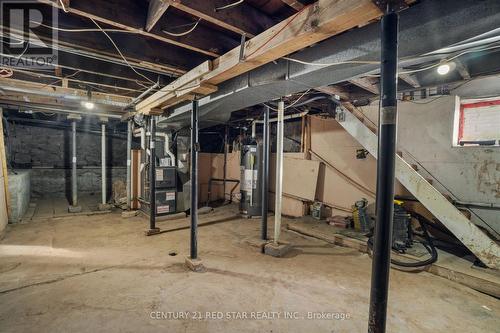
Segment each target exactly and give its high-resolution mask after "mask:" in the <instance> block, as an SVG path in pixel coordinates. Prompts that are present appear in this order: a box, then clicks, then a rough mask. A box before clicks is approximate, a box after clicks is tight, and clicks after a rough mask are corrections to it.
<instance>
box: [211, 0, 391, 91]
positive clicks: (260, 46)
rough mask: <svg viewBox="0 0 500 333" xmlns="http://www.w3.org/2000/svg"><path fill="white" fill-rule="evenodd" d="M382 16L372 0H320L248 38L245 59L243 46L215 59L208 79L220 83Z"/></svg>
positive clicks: (213, 82)
mask: <svg viewBox="0 0 500 333" xmlns="http://www.w3.org/2000/svg"><path fill="white" fill-rule="evenodd" d="M381 15H382V12H381V11H380V10H379V8H378V7H377V6H375V5H374V3H373V2H372V1H371V0H351V1H346V0H343V1H336V0H319V1H318V2H316V3H315V4H313V5H310V6H308V7H306V8H304V9H303V10H302V11H300V12H298V13H296V14H295V15H292V16H291V17H289V18H288V19H286V20H284V21H282V22H280V23H278V24H276V25H275V26H273V27H272V28H269V29H268V30H266V31H264V32H263V33H261V34H260V35H258V36H257V37H255V38H252V39H251V40H249V41H247V42H246V43H245V52H244V56H245V58H244V61H243V62H242V61H240V48H239V47H236V48H234V49H233V50H231V51H229V52H227V53H226V54H224V55H222V56H220V57H219V58H217V59H215V60H214V70H213V71H212V72H211V73H209V74H208V75H207V76H206V79H207V80H208V82H209V83H212V84H219V83H221V82H224V81H226V80H228V79H231V78H233V77H235V76H238V75H240V74H243V73H245V72H248V71H250V70H252V69H254V68H257V67H260V66H262V65H264V64H266V63H268V62H271V61H273V60H276V59H279V58H281V57H283V56H286V55H288V54H291V53H293V52H295V51H298V50H301V49H303V48H305V47H307V46H310V45H312V44H315V43H317V42H320V41H322V40H324V39H327V38H329V37H331V36H334V35H336V34H339V33H341V32H344V31H346V30H349V29H351V28H354V27H357V26H359V25H363V24H366V23H367V22H369V21H371V20H374V19H377V18H380V17H381Z"/></svg>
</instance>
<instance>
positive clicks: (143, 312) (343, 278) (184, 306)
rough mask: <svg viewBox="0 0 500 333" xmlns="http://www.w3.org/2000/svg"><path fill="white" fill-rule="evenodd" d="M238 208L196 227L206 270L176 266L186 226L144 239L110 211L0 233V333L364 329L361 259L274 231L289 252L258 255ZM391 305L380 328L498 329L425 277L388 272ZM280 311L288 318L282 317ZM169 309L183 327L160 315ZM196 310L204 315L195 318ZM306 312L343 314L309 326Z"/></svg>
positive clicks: (493, 306) (471, 299) (472, 298)
mask: <svg viewBox="0 0 500 333" xmlns="http://www.w3.org/2000/svg"><path fill="white" fill-rule="evenodd" d="M236 212H237V207H236V206H226V207H223V208H219V209H217V210H216V211H215V212H214V213H211V214H208V215H204V216H200V222H203V221H204V220H207V219H210V221H212V222H214V223H212V224H210V225H206V226H202V227H200V228H199V239H198V246H199V256H200V257H201V258H202V259H203V261H204V264H205V266H206V267H207V271H206V272H205V273H194V272H191V271H188V270H187V269H186V268H185V267H184V258H185V256H186V255H188V253H189V231H188V230H187V229H182V228H179V230H176V231H172V232H166V233H162V234H159V235H156V236H152V237H145V236H144V235H143V231H144V230H145V229H146V227H147V225H148V222H147V221H146V220H144V219H142V218H140V217H134V218H130V219H122V218H121V216H120V214H119V213H113V214H107V215H95V216H74V217H61V218H52V219H48V220H43V221H42V220H40V221H38V222H37V221H36V220H33V221H31V222H30V223H27V224H19V225H11V226H9V228H8V230H7V232H6V234H5V237H4V239H3V240H2V241H1V242H0V273H1V274H0V304H1V305H0V327H1V331H2V332H21V331H36V332H99V331H101V332H102V331H105V332H157V331H160V330H163V331H166V332H179V331H182V332H236V331H237V332H257V331H258V332H329V333H331V332H335V333H337V332H366V325H367V315H368V300H369V290H370V270H371V260H370V258H369V257H368V256H367V255H364V254H361V253H359V252H358V251H356V250H353V249H349V248H343V247H338V246H332V245H330V244H327V243H325V242H323V241H320V240H315V239H310V238H304V237H302V236H300V235H298V234H295V233H291V232H285V231H283V239H284V240H286V241H289V242H292V243H293V244H294V245H295V250H294V251H293V253H291V254H290V256H289V257H287V258H279V259H278V258H273V257H269V256H265V255H263V254H260V253H259V252H258V251H257V249H256V248H254V247H251V246H249V245H247V243H246V242H245V241H244V239H245V238H246V237H249V236H254V235H255V236H257V235H258V234H259V223H260V221H259V220H246V219H235V218H230V217H231V216H234V214H235V213H236ZM269 220H270V222H271V221H272V217H271V218H270V219H269ZM187 221H188V219H185V220H180V221H165V222H161V223H159V226H160V227H161V228H163V229H165V228H169V227H173V228H175V227H176V226H182V225H187ZM172 251H174V252H176V253H177V255H176V256H170V255H169V252H172ZM389 301H390V302H389V316H388V331H389V332H500V302H499V301H498V300H497V299H495V298H492V297H490V296H487V295H484V294H481V293H479V292H476V291H474V290H472V289H469V288H467V287H465V286H462V285H459V284H457V283H454V282H451V281H449V280H446V279H443V278H440V277H437V276H434V275H431V274H429V273H425V272H422V273H405V272H400V271H396V270H392V271H391V289H390V295H389ZM213 311H220V312H223V313H224V315H225V314H226V312H239V314H240V315H243V313H245V314H247V315H248V316H251V315H252V313H251V312H270V311H275V312H278V313H279V314H280V315H281V318H280V319H260V320H255V319H246V320H242V319H233V320H219V319H207V318H206V312H213ZM285 311H288V312H297V313H296V314H295V315H296V316H297V317H298V319H283V316H284V312H285ZM179 312H188V313H189V316H190V317H189V319H176V318H170V319H168V318H160V317H161V316H162V315H163V316H164V317H167V316H168V315H169V313H174V314H175V316H177V315H178V313H179ZM197 312H201V315H202V317H204V318H205V319H202V320H197V319H194V318H193V316H194V315H193V313H197ZM308 312H318V313H321V312H325V313H326V312H328V313H338V314H339V315H340V314H345V315H346V316H348V318H347V319H344V320H337V319H317V320H310V319H307V313H308ZM237 315H238V313H235V314H234V316H237ZM255 315H257V314H255ZM259 315H260V316H262V314H259ZM276 316H277V315H276ZM302 317H305V318H302ZM158 318H159V319H158Z"/></svg>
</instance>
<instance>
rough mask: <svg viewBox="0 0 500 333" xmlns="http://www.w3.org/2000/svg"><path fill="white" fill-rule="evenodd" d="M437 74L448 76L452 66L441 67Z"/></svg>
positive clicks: (444, 65) (443, 65)
mask: <svg viewBox="0 0 500 333" xmlns="http://www.w3.org/2000/svg"><path fill="white" fill-rule="evenodd" d="M437 72H438V74H439V75H446V74H448V73H449V72H450V65H448V64H442V65H439V67H438V68H437Z"/></svg>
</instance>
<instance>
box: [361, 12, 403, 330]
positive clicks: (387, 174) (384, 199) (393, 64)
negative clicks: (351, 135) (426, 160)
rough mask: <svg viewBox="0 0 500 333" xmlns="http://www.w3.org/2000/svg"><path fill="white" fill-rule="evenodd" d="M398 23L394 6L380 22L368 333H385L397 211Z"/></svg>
mask: <svg viewBox="0 0 500 333" xmlns="http://www.w3.org/2000/svg"><path fill="white" fill-rule="evenodd" d="M398 21H399V17H398V14H397V13H396V12H394V10H393V8H392V6H391V5H388V8H387V11H386V13H385V15H384V17H383V18H382V22H381V39H382V54H381V93H380V95H381V98H380V109H379V127H378V131H379V136H378V138H379V141H378V160H377V194H376V215H377V219H376V224H375V232H374V245H373V261H372V278H371V291H370V313H369V318H368V332H376V333H380V332H385V327H386V317H387V299H388V291H389V270H390V260H391V247H392V223H393V211H394V175H395V156H396V126H397V100H396V93H397V78H398V77H397V68H398Z"/></svg>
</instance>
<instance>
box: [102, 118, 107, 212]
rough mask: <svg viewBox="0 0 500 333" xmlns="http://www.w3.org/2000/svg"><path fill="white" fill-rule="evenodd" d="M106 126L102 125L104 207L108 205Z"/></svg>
mask: <svg viewBox="0 0 500 333" xmlns="http://www.w3.org/2000/svg"><path fill="white" fill-rule="evenodd" d="M106 182H107V179H106V124H105V123H104V122H103V123H102V124H101V192H102V194H101V199H102V202H101V203H102V205H103V206H104V205H106V203H107V190H106Z"/></svg>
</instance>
